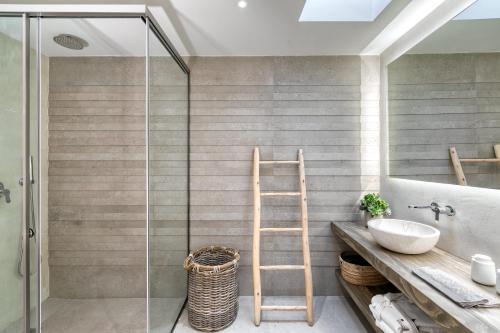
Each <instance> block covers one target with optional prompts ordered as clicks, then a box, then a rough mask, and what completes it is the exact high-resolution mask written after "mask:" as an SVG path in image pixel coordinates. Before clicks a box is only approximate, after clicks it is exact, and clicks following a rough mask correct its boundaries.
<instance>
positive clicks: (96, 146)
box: [40, 18, 147, 333]
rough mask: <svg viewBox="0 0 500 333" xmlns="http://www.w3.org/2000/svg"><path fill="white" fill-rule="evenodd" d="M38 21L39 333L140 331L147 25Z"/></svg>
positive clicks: (143, 308)
mask: <svg viewBox="0 0 500 333" xmlns="http://www.w3.org/2000/svg"><path fill="white" fill-rule="evenodd" d="M41 23H42V24H41V43H42V44H41V53H42V64H43V65H42V80H41V81H42V89H41V90H42V96H41V99H42V109H41V113H42V118H41V124H40V129H41V132H42V138H43V139H42V142H41V152H42V154H41V156H40V163H41V165H42V168H41V172H42V173H41V179H42V198H44V197H46V196H47V195H48V201H42V218H41V222H42V225H41V227H40V230H41V253H42V260H41V265H42V272H41V277H42V283H41V284H42V306H41V317H42V332H43V333H59V332H99V333H115V332H145V331H146V304H147V303H146V288H147V282H146V277H147V275H146V264H147V260H146V249H147V246H146V242H147V238H146V230H147V229H146V191H145V188H146V177H145V175H146V168H145V165H146V159H145V141H146V140H145V138H146V132H145V120H146V108H145V105H146V101H145V90H146V85H145V83H146V82H145V77H146V74H145V73H146V72H145V52H146V43H145V38H144V37H145V34H146V30H145V24H144V22H143V21H142V20H141V19H140V18H71V19H70V18H42V19H41ZM54 38H55V39H54ZM47 69H48V70H47ZM44 73H45V75H44ZM47 101H50V103H47ZM44 105H45V106H44ZM47 114H48V117H44V115H47ZM47 138H48V140H47ZM47 163H48V169H46V168H44V165H47ZM46 184H48V185H47V186H45V185H46ZM44 187H45V188H48V190H47V189H44ZM44 191H47V192H44ZM44 193H46V194H44ZM44 209H46V211H44Z"/></svg>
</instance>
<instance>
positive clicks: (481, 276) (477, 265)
mask: <svg viewBox="0 0 500 333" xmlns="http://www.w3.org/2000/svg"><path fill="white" fill-rule="evenodd" d="M496 273H497V272H496V270H495V263H494V262H493V260H491V258H490V257H488V256H485V255H484V254H475V255H473V256H472V259H471V272H470V276H471V278H472V280H473V281H475V282H477V283H480V284H484V285H485V286H494V285H496V282H497V274H496Z"/></svg>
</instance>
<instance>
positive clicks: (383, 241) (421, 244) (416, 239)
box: [368, 219, 440, 254]
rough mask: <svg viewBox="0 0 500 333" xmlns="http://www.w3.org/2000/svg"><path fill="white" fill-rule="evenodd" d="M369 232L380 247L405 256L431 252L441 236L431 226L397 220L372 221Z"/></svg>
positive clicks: (369, 223) (369, 224)
mask: <svg viewBox="0 0 500 333" xmlns="http://www.w3.org/2000/svg"><path fill="white" fill-rule="evenodd" d="M368 230H369V231H370V233H371V234H372V236H373V238H375V241H376V242H377V243H378V244H379V245H381V246H383V247H385V248H386V249H389V250H391V251H394V252H399V253H403V254H420V253H424V252H427V251H429V250H431V249H432V248H433V247H434V246H435V245H436V243H437V242H438V240H439V235H440V232H439V230H437V229H436V228H434V227H431V226H429V225H426V224H422V223H417V222H411V221H405V220H396V219H373V220H370V221H368Z"/></svg>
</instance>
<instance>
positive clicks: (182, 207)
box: [149, 31, 189, 332]
mask: <svg viewBox="0 0 500 333" xmlns="http://www.w3.org/2000/svg"><path fill="white" fill-rule="evenodd" d="M188 115H189V110H188V76H187V74H185V73H184V72H183V71H182V70H181V68H180V67H179V65H178V64H177V63H176V62H175V61H174V59H173V58H172V57H171V55H170V54H169V53H168V51H167V50H166V49H165V47H164V46H163V45H162V44H161V43H160V41H159V40H158V38H157V36H156V35H155V34H154V33H153V32H152V31H150V34H149V213H150V220H149V235H150V239H149V256H150V272H149V274H150V275H149V288H150V303H149V311H150V314H149V315H150V323H149V324H150V331H151V332H169V331H170V330H171V328H172V327H173V325H174V323H175V320H176V318H177V316H178V315H179V313H180V310H181V308H182V305H183V303H184V300H185V298H186V273H185V272H184V270H183V267H182V264H183V260H184V258H185V256H186V255H187V252H188Z"/></svg>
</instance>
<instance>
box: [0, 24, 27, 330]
mask: <svg viewBox="0 0 500 333" xmlns="http://www.w3.org/2000/svg"><path fill="white" fill-rule="evenodd" d="M0 71H1V75H0V101H1V104H0V159H1V162H0V183H1V185H0V191H1V192H2V193H1V194H0V281H1V283H0V332H2V333H3V332H5V333H7V332H8V333H17V332H22V331H23V330H24V328H23V324H24V322H23V320H22V319H23V304H24V302H23V274H24V272H23V269H22V260H21V258H22V251H23V246H22V236H21V235H22V232H21V230H22V206H23V202H22V187H21V186H20V185H19V179H20V178H21V177H22V91H23V90H22V19H21V18H20V17H0Z"/></svg>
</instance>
